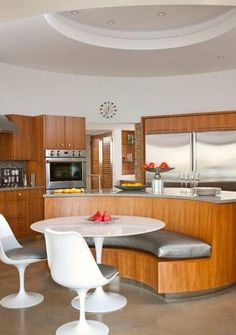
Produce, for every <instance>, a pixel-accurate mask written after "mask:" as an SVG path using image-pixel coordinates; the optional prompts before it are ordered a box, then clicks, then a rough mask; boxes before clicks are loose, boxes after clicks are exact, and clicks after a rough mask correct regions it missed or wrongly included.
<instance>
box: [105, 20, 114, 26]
mask: <svg viewBox="0 0 236 335" xmlns="http://www.w3.org/2000/svg"><path fill="white" fill-rule="evenodd" d="M115 23H116V21H114V20H107V21H106V24H110V25H112V24H115Z"/></svg>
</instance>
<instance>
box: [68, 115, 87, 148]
mask: <svg viewBox="0 0 236 335" xmlns="http://www.w3.org/2000/svg"><path fill="white" fill-rule="evenodd" d="M65 147H66V148H67V149H80V150H85V148H86V140H85V118H84V117H71V116H66V117H65Z"/></svg>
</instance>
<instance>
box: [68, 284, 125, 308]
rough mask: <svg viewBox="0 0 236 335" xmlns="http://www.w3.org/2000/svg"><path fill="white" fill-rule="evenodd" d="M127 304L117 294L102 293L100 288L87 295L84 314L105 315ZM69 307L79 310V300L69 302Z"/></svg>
mask: <svg viewBox="0 0 236 335" xmlns="http://www.w3.org/2000/svg"><path fill="white" fill-rule="evenodd" d="M126 304H127V299H126V298H125V297H124V296H123V295H120V294H118V293H112V292H109V293H108V292H104V291H103V288H102V287H98V288H97V289H96V290H95V291H94V292H93V293H91V294H88V296H87V297H86V300H85V312H91V313H106V312H113V311H116V310H118V309H121V308H122V307H124V306H125V305H126ZM71 305H72V306H73V307H74V308H76V309H80V303H79V298H78V297H76V298H74V299H73V300H72V301H71Z"/></svg>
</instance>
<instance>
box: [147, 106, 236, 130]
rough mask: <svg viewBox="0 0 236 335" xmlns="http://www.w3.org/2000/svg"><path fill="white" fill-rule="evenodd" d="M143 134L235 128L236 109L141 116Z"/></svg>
mask: <svg viewBox="0 0 236 335" xmlns="http://www.w3.org/2000/svg"><path fill="white" fill-rule="evenodd" d="M142 125H143V129H144V133H145V134H155V133H176V132H191V131H198V132H200V131H206V130H229V129H236V111H230V112H212V113H197V114H176V115H160V116H149V117H143V118H142Z"/></svg>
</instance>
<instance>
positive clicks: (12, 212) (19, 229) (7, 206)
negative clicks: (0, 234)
mask: <svg viewBox="0 0 236 335" xmlns="http://www.w3.org/2000/svg"><path fill="white" fill-rule="evenodd" d="M0 212H1V213H2V214H3V216H4V217H5V218H6V220H7V222H8V223H9V225H10V227H11V229H12V231H13V233H14V235H15V237H16V238H20V237H25V235H26V232H25V216H26V199H25V193H24V191H23V192H21V191H19V192H18V191H9V192H8V191H2V192H1V194H0Z"/></svg>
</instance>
